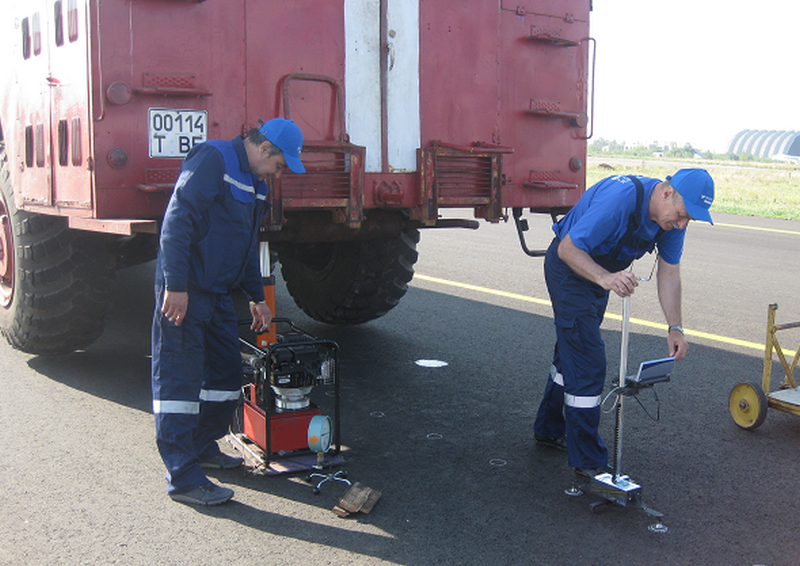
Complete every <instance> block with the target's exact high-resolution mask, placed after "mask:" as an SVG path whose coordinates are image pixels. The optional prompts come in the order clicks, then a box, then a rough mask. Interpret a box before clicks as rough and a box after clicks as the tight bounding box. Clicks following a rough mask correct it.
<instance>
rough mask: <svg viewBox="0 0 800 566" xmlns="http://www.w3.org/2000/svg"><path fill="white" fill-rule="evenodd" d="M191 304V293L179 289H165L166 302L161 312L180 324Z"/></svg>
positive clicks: (176, 323) (174, 322)
mask: <svg viewBox="0 0 800 566" xmlns="http://www.w3.org/2000/svg"><path fill="white" fill-rule="evenodd" d="M188 306H189V293H186V292H185V291H184V292H177V291H164V303H163V304H162V305H161V312H162V313H163V314H164V316H166V317H167V319H168V320H169V321H170V322H172V323H173V324H175V325H176V326H180V325H181V322H183V320H184V319H185V318H186V309H187V307H188Z"/></svg>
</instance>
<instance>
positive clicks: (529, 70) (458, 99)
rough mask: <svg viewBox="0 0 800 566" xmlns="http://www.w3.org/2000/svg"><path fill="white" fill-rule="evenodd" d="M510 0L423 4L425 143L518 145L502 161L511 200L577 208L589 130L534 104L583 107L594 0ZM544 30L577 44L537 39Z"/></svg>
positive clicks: (507, 202)
mask: <svg viewBox="0 0 800 566" xmlns="http://www.w3.org/2000/svg"><path fill="white" fill-rule="evenodd" d="M505 4H508V3H507V2H505V3H504V6H503V7H500V8H498V6H497V4H496V3H493V2H482V3H480V4H478V3H469V4H467V3H463V2H426V1H424V0H423V1H422V2H421V5H420V20H421V21H420V34H421V39H420V90H421V93H420V97H421V114H422V116H421V118H422V143H423V146H425V144H430V143H431V141H432V140H441V141H443V142H446V143H454V144H458V145H469V144H472V143H474V142H485V143H487V144H498V145H501V146H506V147H511V148H513V150H514V152H513V154H511V155H504V156H503V158H502V173H503V177H504V186H503V189H502V190H503V195H502V204H503V206H526V207H527V206H531V207H535V208H546V207H549V206H557V207H566V206H570V205H571V204H574V202H576V201H577V199H578V198H579V196H580V193H581V192H582V190H583V188H584V174H585V172H584V171H583V169H582V166H583V163H585V141H584V140H583V139H582V138H583V137H584V136H585V135H586V128H585V127H576V126H575V125H574V123H572V121H570V119H569V118H567V117H563V116H554V115H552V112H548V113H547V114H542V113H539V114H532V113H530V112H529V110H530V109H531V107H532V106H534V107H535V106H536V105H537V104H541V103H542V101H547V102H546V104H547V105H548V107H553V105H555V107H556V108H558V109H561V110H563V112H562V113H585V111H586V80H587V70H586V63H585V62H586V55H587V45H586V42H585V41H582V40H584V38H586V37H588V33H589V29H588V12H589V1H588V0H558V1H557V2H556V1H543V0H537V1H536V2H529V3H528V4H527V6H526V7H522V8H519V9H518V4H514V5H513V6H511V7H510V8H509V7H508V6H505ZM542 14H547V15H542ZM537 28H546V31H545V33H550V34H551V35H555V31H554V30H559V32H558V33H560V34H561V35H562V36H563V37H564V38H567V39H569V40H571V41H568V42H556V41H542V40H537V39H531V36H532V35H534V34H535V31H534V30H536V29H537ZM540 33H541V31H540ZM576 43H577V45H574V44H576ZM583 126H585V123H583ZM578 163H580V164H581V168H578V167H577V164H578ZM571 167H572V168H571ZM573 169H577V170H573ZM542 176H544V177H546V178H547V179H548V180H550V179H555V180H556V183H555V185H554V186H555V187H556V188H545V186H546V185H544V184H542V183H541V182H540V180H541V179H540V178H541V177H542ZM566 187H572V189H569V188H566Z"/></svg>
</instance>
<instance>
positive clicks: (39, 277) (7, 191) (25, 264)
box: [0, 142, 115, 355]
mask: <svg viewBox="0 0 800 566" xmlns="http://www.w3.org/2000/svg"><path fill="white" fill-rule="evenodd" d="M114 262H115V259H114V253H113V250H112V248H111V246H110V242H109V241H108V240H107V239H106V236H105V235H102V234H91V233H87V232H79V231H76V230H70V229H69V228H68V226H67V219H66V218H61V217H58V216H47V215H43V214H32V213H29V212H25V211H22V210H17V208H16V205H15V203H14V195H13V190H12V187H11V184H10V181H9V174H8V163H7V161H6V154H5V146H4V144H3V143H2V142H0V332H2V334H3V336H5V338H6V339H7V340H8V342H9V343H10V344H11V345H12V346H14V347H15V348H17V349H19V350H22V351H24V352H29V353H32V354H46V355H50V354H63V353H67V352H71V351H73V350H77V349H81V348H85V347H86V346H88V345H89V344H91V343H92V342H94V341H95V340H96V339H97V338H98V337H99V336H100V334H102V332H103V325H104V321H105V314H106V310H107V308H108V304H109V301H110V296H111V288H112V285H111V284H112V281H113V277H114Z"/></svg>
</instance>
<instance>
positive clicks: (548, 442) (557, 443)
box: [533, 434, 567, 450]
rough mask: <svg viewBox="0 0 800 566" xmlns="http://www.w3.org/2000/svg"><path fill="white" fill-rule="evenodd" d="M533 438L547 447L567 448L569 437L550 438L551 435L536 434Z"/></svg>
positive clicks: (540, 444)
mask: <svg viewBox="0 0 800 566" xmlns="http://www.w3.org/2000/svg"><path fill="white" fill-rule="evenodd" d="M533 440H534V441H535V442H536V444H538V445H539V446H546V447H547V448H555V449H556V450H566V449H567V439H566V438H564V437H559V438H550V437H549V436H539V435H538V434H534V435H533Z"/></svg>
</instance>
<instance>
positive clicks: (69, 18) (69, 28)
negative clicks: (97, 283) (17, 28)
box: [46, 2, 92, 212]
mask: <svg viewBox="0 0 800 566" xmlns="http://www.w3.org/2000/svg"><path fill="white" fill-rule="evenodd" d="M55 7H58V8H59V12H58V13H56V12H55ZM46 15H47V18H48V21H49V24H50V25H49V26H48V28H49V31H50V33H48V39H47V45H48V46H49V48H50V83H51V88H50V92H51V95H52V125H53V128H52V135H51V146H52V148H53V160H52V167H53V188H52V191H53V199H52V200H53V202H54V203H55V204H57V205H58V206H61V207H70V208H82V209H86V210H87V212H88V211H89V210H90V209H91V207H92V174H91V167H90V164H89V159H88V158H89V149H90V147H91V144H90V139H91V138H90V136H89V133H90V129H91V118H90V114H89V83H88V77H89V68H88V65H89V53H88V49H89V36H88V29H87V26H86V23H87V21H88V14H87V13H86V6H85V5H83V4H78V3H77V2H75V3H74V4H72V3H68V2H60V3H53V7H52V9H48V11H47V14H46Z"/></svg>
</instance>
